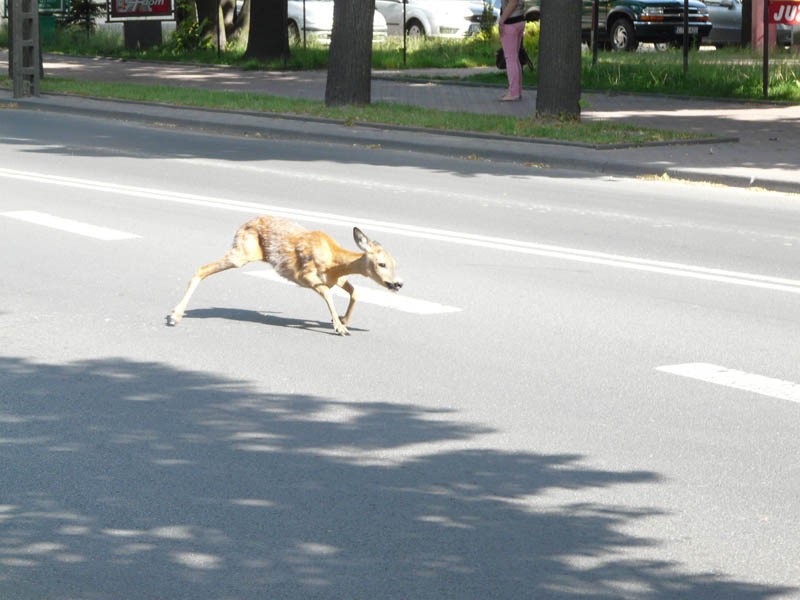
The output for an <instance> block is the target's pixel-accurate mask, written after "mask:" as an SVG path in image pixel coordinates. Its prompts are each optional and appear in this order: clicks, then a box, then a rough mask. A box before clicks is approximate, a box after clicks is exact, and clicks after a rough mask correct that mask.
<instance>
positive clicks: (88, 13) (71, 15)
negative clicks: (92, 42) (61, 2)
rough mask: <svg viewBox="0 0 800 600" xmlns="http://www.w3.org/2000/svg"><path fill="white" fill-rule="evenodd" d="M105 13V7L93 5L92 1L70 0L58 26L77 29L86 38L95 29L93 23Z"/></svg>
mask: <svg viewBox="0 0 800 600" xmlns="http://www.w3.org/2000/svg"><path fill="white" fill-rule="evenodd" d="M105 13H106V9H105V5H103V4H95V2H94V1H93V0H72V2H70V3H69V11H68V12H67V14H66V15H64V17H63V18H62V19H61V21H60V24H61V26H62V27H66V28H77V29H79V30H81V31H83V33H85V34H86V35H87V36H88V35H89V34H91V33H92V32H93V31H94V29H95V27H96V24H95V21H96V20H97V19H99V18H102V17H103V16H104V15H105Z"/></svg>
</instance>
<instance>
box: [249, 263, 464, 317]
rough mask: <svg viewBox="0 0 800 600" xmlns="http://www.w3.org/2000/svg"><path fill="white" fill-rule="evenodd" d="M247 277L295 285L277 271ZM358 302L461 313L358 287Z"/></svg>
mask: <svg viewBox="0 0 800 600" xmlns="http://www.w3.org/2000/svg"><path fill="white" fill-rule="evenodd" d="M244 274H245V275H249V276H251V277H258V278H260V279H266V280H267V281H272V282H275V283H287V284H289V285H294V284H293V283H292V282H291V281H288V280H287V279H284V278H283V277H281V276H280V275H278V274H277V273H276V272H275V271H271V270H264V269H262V270H258V271H244ZM356 291H357V293H358V301H359V302H366V303H367V304H377V305H379V306H384V307H386V308H393V309H395V310H400V311H403V312H407V313H414V314H417V315H439V314H447V313H454V312H459V311H461V309H460V308H457V307H455V306H448V305H446V304H439V303H438V302H430V301H428V300H419V299H417V298H411V297H409V296H404V295H401V294H394V293H391V292H384V291H383V290H373V289H370V288H364V287H360V286H357V287H356ZM333 293H334V294H335V295H337V296H342V297H347V294H346V293H345V292H344V291H342V290H340V289H339V288H334V290H333Z"/></svg>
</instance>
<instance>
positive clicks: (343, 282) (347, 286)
mask: <svg viewBox="0 0 800 600" xmlns="http://www.w3.org/2000/svg"><path fill="white" fill-rule="evenodd" d="M338 285H339V287H341V288H342V289H343V290H344V291H345V292H347V293H348V295H349V296H350V302H349V303H348V305H347V311H346V312H345V313H344V316H343V317H342V318H341V321H342V324H344V325H347V324H348V323H349V322H350V317H351V316H352V315H353V307H354V306H355V305H356V290H355V288H354V287H353V284H352V283H350V282H349V281H347V279H340V280H339V282H338Z"/></svg>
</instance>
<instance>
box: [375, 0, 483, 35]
mask: <svg viewBox="0 0 800 600" xmlns="http://www.w3.org/2000/svg"><path fill="white" fill-rule="evenodd" d="M484 7H486V3H485V2H484V1H483V0H407V2H406V4H405V10H406V14H405V23H404V22H403V0H375V8H376V9H377V10H378V11H379V12H380V13H381V14H382V15H383V17H384V18H385V19H386V24H387V26H388V28H389V35H403V30H404V29H405V31H406V33H408V35H425V36H433V37H448V38H462V37H466V36H470V35H473V34H476V33H478V32H479V31H480V30H481V15H483V11H484ZM490 8H491V6H490ZM491 10H492V11H493V13H494V18H495V20H497V17H498V14H499V13H498V11H497V9H491Z"/></svg>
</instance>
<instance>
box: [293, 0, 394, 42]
mask: <svg viewBox="0 0 800 600" xmlns="http://www.w3.org/2000/svg"><path fill="white" fill-rule="evenodd" d="M303 4H304V2H303V0H288V15H289V23H288V27H289V43H290V44H296V43H299V42H302V40H303V30H304V29H305V33H306V39H307V40H309V41H311V40H313V41H316V42H318V43H320V44H330V43H331V31H332V30H333V0H305V20H304V19H303ZM304 23H305V25H304ZM387 35H388V28H387V26H386V19H384V18H383V15H382V14H381V13H380V12H378V11H377V10H376V11H375V14H374V16H373V20H372V41H373V42H382V41H385V40H386V36H387Z"/></svg>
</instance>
